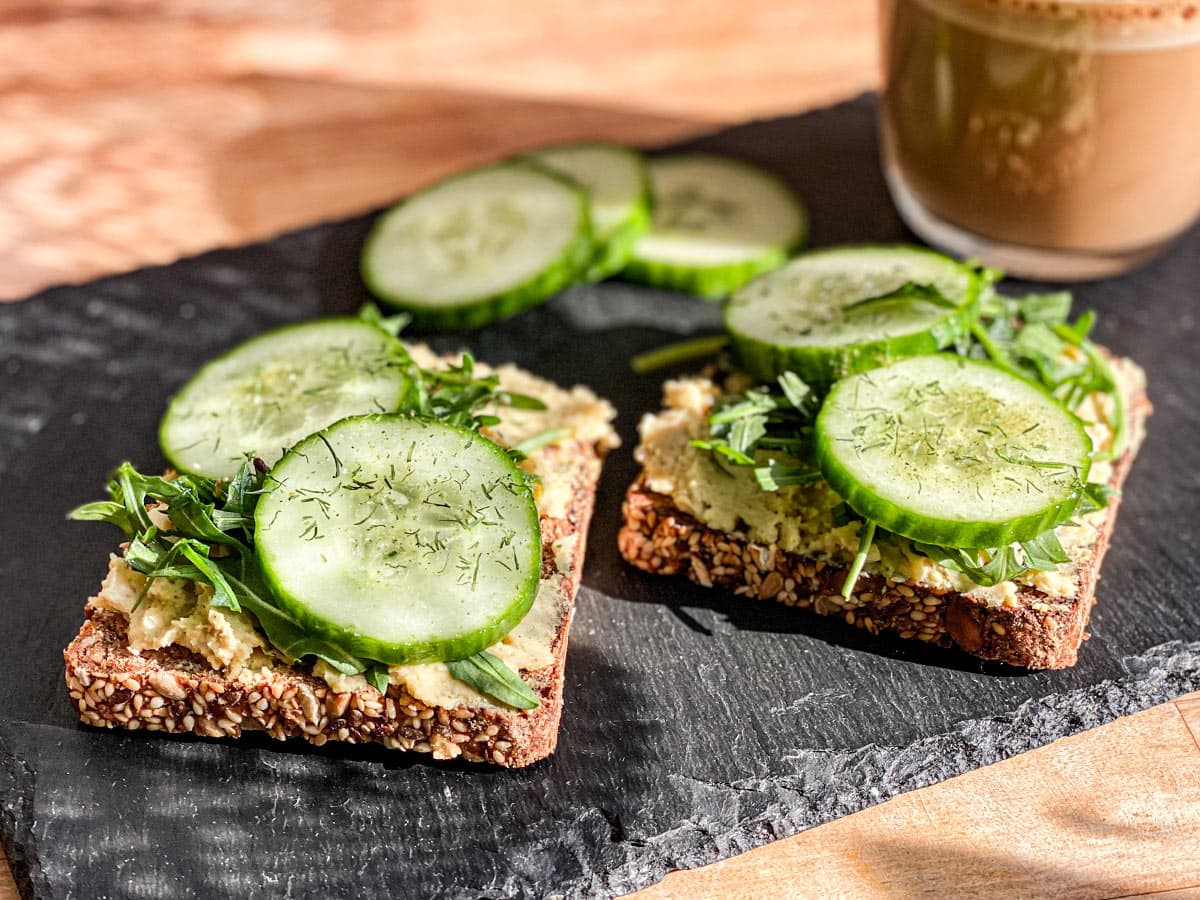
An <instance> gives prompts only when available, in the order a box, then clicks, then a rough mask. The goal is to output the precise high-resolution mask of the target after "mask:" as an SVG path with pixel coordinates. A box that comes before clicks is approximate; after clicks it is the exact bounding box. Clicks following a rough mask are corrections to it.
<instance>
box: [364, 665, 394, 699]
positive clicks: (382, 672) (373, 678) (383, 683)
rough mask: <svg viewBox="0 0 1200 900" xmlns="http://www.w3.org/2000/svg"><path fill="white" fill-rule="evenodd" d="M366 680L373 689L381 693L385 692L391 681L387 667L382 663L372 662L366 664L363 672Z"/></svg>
mask: <svg viewBox="0 0 1200 900" xmlns="http://www.w3.org/2000/svg"><path fill="white" fill-rule="evenodd" d="M363 675H364V676H366V679H367V682H368V683H369V684H370V685H371V687H373V688H375V690H377V691H379V693H381V694H387V689H388V685H389V684H390V683H391V680H392V678H391V675H390V674H388V667H387V666H385V665H383V664H382V663H372V664H371V665H369V666H367V670H366V671H365V672H363Z"/></svg>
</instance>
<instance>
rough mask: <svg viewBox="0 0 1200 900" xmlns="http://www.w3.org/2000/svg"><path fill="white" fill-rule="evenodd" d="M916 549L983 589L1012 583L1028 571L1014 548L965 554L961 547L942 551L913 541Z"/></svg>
mask: <svg viewBox="0 0 1200 900" xmlns="http://www.w3.org/2000/svg"><path fill="white" fill-rule="evenodd" d="M912 546H913V549H914V550H916V551H917V552H918V553H920V554H923V555H924V556H928V557H929V558H930V559H932V560H933V561H934V562H935V563H937V564H938V565H940V566H945V567H946V568H947V569H953V570H954V571H956V572H962V573H963V574H964V575H966V576H967V577H968V578H970V579H971V580H972V581H974V582H975V583H976V584H978V585H982V586H983V587H991V586H992V585H996V584H1000V583H1001V582H1003V581H1011V580H1012V579H1014V578H1016V577H1017V576H1018V575H1020V574H1021V573H1022V572H1024V571H1025V570H1026V566H1024V565H1023V564H1022V563H1021V560H1020V559H1018V558H1017V553H1016V550H1015V548H1013V547H994V548H984V549H980V550H965V549H963V548H961V547H942V546H939V545H937V544H922V543H918V542H917V541H913V544H912Z"/></svg>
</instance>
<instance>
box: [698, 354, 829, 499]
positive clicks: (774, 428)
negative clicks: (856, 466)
mask: <svg viewBox="0 0 1200 900" xmlns="http://www.w3.org/2000/svg"><path fill="white" fill-rule="evenodd" d="M777 385H778V387H777V388H776V389H774V390H773V389H771V388H767V387H754V388H750V389H749V390H748V391H746V392H745V393H743V394H734V395H731V396H728V397H725V398H723V399H722V401H721V402H720V404H719V405H718V407H717V409H716V410H714V411H713V413H712V415H711V416H710V417H709V420H708V421H709V437H708V439H707V440H695V441H692V446H693V447H696V448H697V449H699V450H707V451H708V452H709V453H711V454H712V456H713V460H714V461H715V462H717V464H718V465H720V466H722V468H724V466H725V465H732V466H734V467H741V468H751V469H753V472H754V478H755V481H757V482H758V485H759V487H761V488H762V489H763V490H764V491H777V490H779V489H780V488H782V487H786V486H788V485H810V484H816V483H817V482H819V481H820V480H821V472H820V470H819V469H818V468H817V466H816V463H815V462H813V460H812V423H813V419H814V418H815V417H816V414H817V408H818V406H819V401H818V399H817V397H816V395H815V394H814V393H813V391H812V389H811V388H810V387H809V386H808V385H807V384H805V383H804V382H803V381H802V380H801V379H800V378H799V376H797V375H796V374H794V373H792V372H785V373H784V374H783V375H781V376H780V377H779V380H778V382H777ZM726 471H727V470H726Z"/></svg>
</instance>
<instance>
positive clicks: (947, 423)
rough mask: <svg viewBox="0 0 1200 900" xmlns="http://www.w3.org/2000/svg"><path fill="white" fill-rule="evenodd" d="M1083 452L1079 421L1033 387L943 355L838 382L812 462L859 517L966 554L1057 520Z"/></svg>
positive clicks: (1074, 501) (1072, 491)
mask: <svg viewBox="0 0 1200 900" xmlns="http://www.w3.org/2000/svg"><path fill="white" fill-rule="evenodd" d="M1090 448H1091V441H1090V439H1089V438H1088V437H1087V435H1086V433H1085V432H1084V430H1083V426H1082V423H1080V422H1079V420H1078V419H1076V418H1075V417H1074V416H1073V415H1071V414H1070V413H1069V412H1067V411H1066V410H1065V409H1064V408H1063V407H1062V406H1061V404H1059V403H1058V401H1057V400H1055V399H1054V398H1053V396H1052V395H1050V394H1049V393H1048V392H1046V391H1045V390H1044V389H1042V388H1040V387H1038V386H1036V385H1034V384H1032V383H1030V382H1028V381H1026V380H1024V379H1021V378H1018V377H1016V376H1013V375H1011V374H1008V373H1005V372H1004V371H1003V370H1001V369H999V368H997V367H995V366H993V365H991V364H988V363H983V362H979V361H974V360H965V359H962V358H960V357H956V356H952V355H950V354H938V355H934V356H921V357H914V358H912V359H908V360H905V361H903V362H899V363H895V364H893V365H892V366H889V367H886V368H883V369H878V370H873V371H870V372H866V373H862V374H860V375H856V376H853V377H852V378H849V379H844V380H842V381H839V382H838V383H837V384H836V385H835V387H834V389H833V390H832V391H831V392H830V394H829V395H828V396H827V397H826V399H825V402H824V404H823V405H822V408H821V411H820V413H819V415H818V417H817V422H816V459H817V463H818V465H819V467H820V469H821V471H822V473H823V474H824V476H825V480H826V481H828V482H829V484H830V486H831V487H832V488H833V489H834V491H836V492H837V493H838V494H839V495H840V496H841V497H842V498H843V499H844V500H845V502H846V503H847V504H848V505H849V506H850V507H851V508H852V509H854V510H855V512H856V513H857V514H858V515H859V516H860V517H862V518H864V519H866V520H869V521H874V522H876V523H877V524H878V525H879V526H881V527H883V528H885V529H886V530H888V531H890V532H893V533H895V534H899V535H901V536H903V537H907V538H909V539H910V540H914V541H917V542H920V543H925V544H930V545H941V546H948V547H958V548H967V549H970V548H979V547H989V546H999V545H1007V544H1010V543H1013V542H1015V541H1021V540H1030V539H1032V538H1034V537H1036V536H1037V535H1039V534H1041V533H1042V532H1043V531H1045V530H1047V529H1049V528H1052V527H1054V526H1056V525H1059V524H1062V523H1064V522H1065V521H1067V520H1068V519H1069V518H1070V517H1071V516H1072V515H1073V514H1074V513H1075V510H1076V508H1077V506H1078V503H1079V496H1080V491H1081V490H1082V488H1083V482H1084V479H1085V478H1086V475H1087V471H1088V468H1089V466H1090Z"/></svg>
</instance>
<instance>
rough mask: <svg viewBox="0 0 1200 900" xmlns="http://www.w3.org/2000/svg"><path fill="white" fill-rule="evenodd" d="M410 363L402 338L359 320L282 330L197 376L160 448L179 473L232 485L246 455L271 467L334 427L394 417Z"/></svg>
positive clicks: (177, 404) (177, 400)
mask: <svg viewBox="0 0 1200 900" xmlns="http://www.w3.org/2000/svg"><path fill="white" fill-rule="evenodd" d="M406 360H407V354H406V353H405V351H404V347H403V345H402V344H401V343H400V342H399V341H398V340H397V339H396V338H394V337H392V336H391V335H390V334H387V333H386V332H385V331H383V330H382V329H380V328H377V327H375V326H374V325H371V324H370V323H368V322H363V321H361V320H358V319H322V320H319V321H316V322H306V323H304V324H301V325H285V326H284V327H282V328H276V329H274V330H273V331H268V332H267V333H265V334H262V335H259V336H258V337H255V338H251V339H250V340H248V341H246V342H245V343H242V344H239V345H238V346H236V347H234V348H233V349H232V350H230V351H228V352H227V353H225V354H224V355H223V356H219V357H217V358H216V359H214V360H212V361H211V362H209V363H207V364H206V365H205V366H204V367H203V368H201V369H200V371H198V372H197V373H196V374H195V375H193V376H192V377H191V379H190V380H189V381H188V382H187V383H186V384H184V386H183V387H182V388H180V389H179V391H178V393H176V394H175V396H174V397H173V398H172V399H171V401H170V403H169V404H168V406H167V412H166V415H165V416H163V420H162V423H161V425H160V426H159V430H158V440H159V444H160V445H161V446H162V450H163V454H164V455H165V456H166V457H167V460H168V461H169V462H170V463H171V465H172V466H174V467H175V468H176V469H179V470H180V471H182V472H190V473H192V474H194V475H204V476H206V477H208V478H231V477H233V476H234V475H235V474H237V470H238V468H239V467H240V466H241V464H242V462H244V461H245V459H246V457H247V456H257V457H259V458H261V459H262V460H263V461H264V462H266V463H267V464H268V465H269V464H271V463H274V462H275V460H277V459H279V457H280V456H282V455H283V451H284V450H286V449H287V448H288V447H290V446H292V445H293V444H295V443H296V441H298V440H300V439H301V438H302V437H306V436H307V435H310V434H312V433H313V432H314V431H316V430H317V429H319V428H324V427H325V426H326V425H328V424H329V423H331V422H336V421H337V420H338V419H342V418H345V417H346V416H350V415H356V414H359V413H368V412H378V411H388V412H390V411H391V410H393V409H395V408H396V406H397V404H398V403H399V402H400V398H401V396H402V393H403V391H404V387H405V384H406V383H407V376H406V374H405V372H406V368H405V365H404V363H405V361H406Z"/></svg>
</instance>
